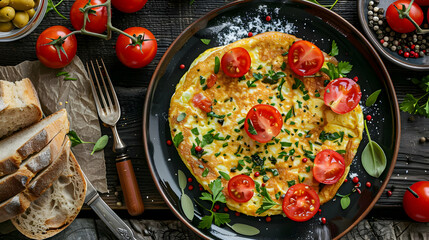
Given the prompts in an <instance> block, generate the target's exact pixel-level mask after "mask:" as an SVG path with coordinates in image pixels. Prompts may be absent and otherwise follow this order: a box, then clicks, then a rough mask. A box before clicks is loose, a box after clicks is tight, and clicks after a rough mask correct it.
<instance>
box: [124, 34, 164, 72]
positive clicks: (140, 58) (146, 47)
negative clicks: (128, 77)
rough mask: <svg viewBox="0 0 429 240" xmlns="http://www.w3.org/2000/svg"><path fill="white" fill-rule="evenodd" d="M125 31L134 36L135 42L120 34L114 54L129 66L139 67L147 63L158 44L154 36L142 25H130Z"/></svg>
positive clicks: (151, 58)
mask: <svg viewBox="0 0 429 240" xmlns="http://www.w3.org/2000/svg"><path fill="white" fill-rule="evenodd" d="M124 32H125V33H127V34H129V35H131V36H135V37H136V38H137V42H133V41H132V40H131V38H129V37H127V36H125V35H123V34H121V35H119V37H118V40H117V41H116V55H117V56H118V59H119V61H121V62H122V63H123V64H124V65H125V66H127V67H130V68H141V67H144V66H146V65H148V64H149V63H150V62H151V61H152V60H153V59H154V58H155V55H156V51H157V50H158V44H157V43H156V39H155V36H153V34H152V33H151V32H150V31H149V30H147V29H146V28H142V27H131V28H128V29H126V30H125V31H124Z"/></svg>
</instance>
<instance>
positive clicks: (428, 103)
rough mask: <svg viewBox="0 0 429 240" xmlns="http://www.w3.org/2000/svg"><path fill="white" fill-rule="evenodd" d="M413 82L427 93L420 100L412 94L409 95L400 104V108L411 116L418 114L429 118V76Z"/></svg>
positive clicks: (414, 79)
mask: <svg viewBox="0 0 429 240" xmlns="http://www.w3.org/2000/svg"><path fill="white" fill-rule="evenodd" d="M411 81H412V82H413V83H414V84H416V85H418V86H419V87H420V88H421V89H422V90H423V91H425V92H426V93H425V94H424V95H422V96H421V97H419V98H415V97H414V96H413V95H412V94H407V95H406V96H405V99H404V101H402V103H401V104H399V108H400V109H401V110H402V111H404V112H408V113H411V114H418V115H422V116H425V117H427V118H429V97H427V96H428V94H429V75H427V76H426V77H423V78H422V79H421V80H418V79H416V78H413V79H411Z"/></svg>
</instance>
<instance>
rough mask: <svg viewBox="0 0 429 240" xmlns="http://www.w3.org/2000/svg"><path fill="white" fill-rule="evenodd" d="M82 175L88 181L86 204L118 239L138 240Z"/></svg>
mask: <svg viewBox="0 0 429 240" xmlns="http://www.w3.org/2000/svg"><path fill="white" fill-rule="evenodd" d="M82 174H83V176H84V177H85V180H86V196H85V203H86V204H87V205H88V206H90V207H91V208H92V210H94V212H95V213H96V214H97V215H98V216H99V217H100V219H101V220H102V221H103V222H104V223H105V224H106V225H107V227H109V229H110V230H111V231H112V232H113V234H115V236H116V237H117V238H118V239H124V240H137V239H136V238H135V237H134V232H133V231H132V230H131V228H130V227H128V225H127V224H125V222H124V221H123V220H122V219H121V218H120V217H119V216H118V215H116V213H115V212H114V211H113V210H112V209H111V208H110V207H109V206H108V205H107V204H106V203H105V202H104V201H103V199H101V197H100V195H99V194H98V192H97V190H96V189H95V188H94V186H93V185H92V184H91V182H90V181H89V180H88V178H87V177H86V175H85V173H84V172H83V171H82Z"/></svg>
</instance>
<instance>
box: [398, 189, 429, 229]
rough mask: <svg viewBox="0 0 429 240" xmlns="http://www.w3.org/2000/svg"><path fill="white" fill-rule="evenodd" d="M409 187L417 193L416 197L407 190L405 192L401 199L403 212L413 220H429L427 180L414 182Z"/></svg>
mask: <svg viewBox="0 0 429 240" xmlns="http://www.w3.org/2000/svg"><path fill="white" fill-rule="evenodd" d="M410 189H411V190H412V191H414V192H415V193H416V194H417V195H418V198H417V197H415V196H414V195H413V194H412V193H411V192H410V191H409V190H407V191H406V192H405V194H404V199H403V200H402V204H403V206H404V210H405V212H406V213H407V215H408V216H409V217H410V218H412V219H413V220H414V221H417V222H429V207H428V206H429V181H421V182H416V183H414V184H413V185H411V187H410Z"/></svg>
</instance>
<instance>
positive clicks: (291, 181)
mask: <svg viewBox="0 0 429 240" xmlns="http://www.w3.org/2000/svg"><path fill="white" fill-rule="evenodd" d="M293 185H295V180H290V181H287V186H288V187H292V186H293Z"/></svg>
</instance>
